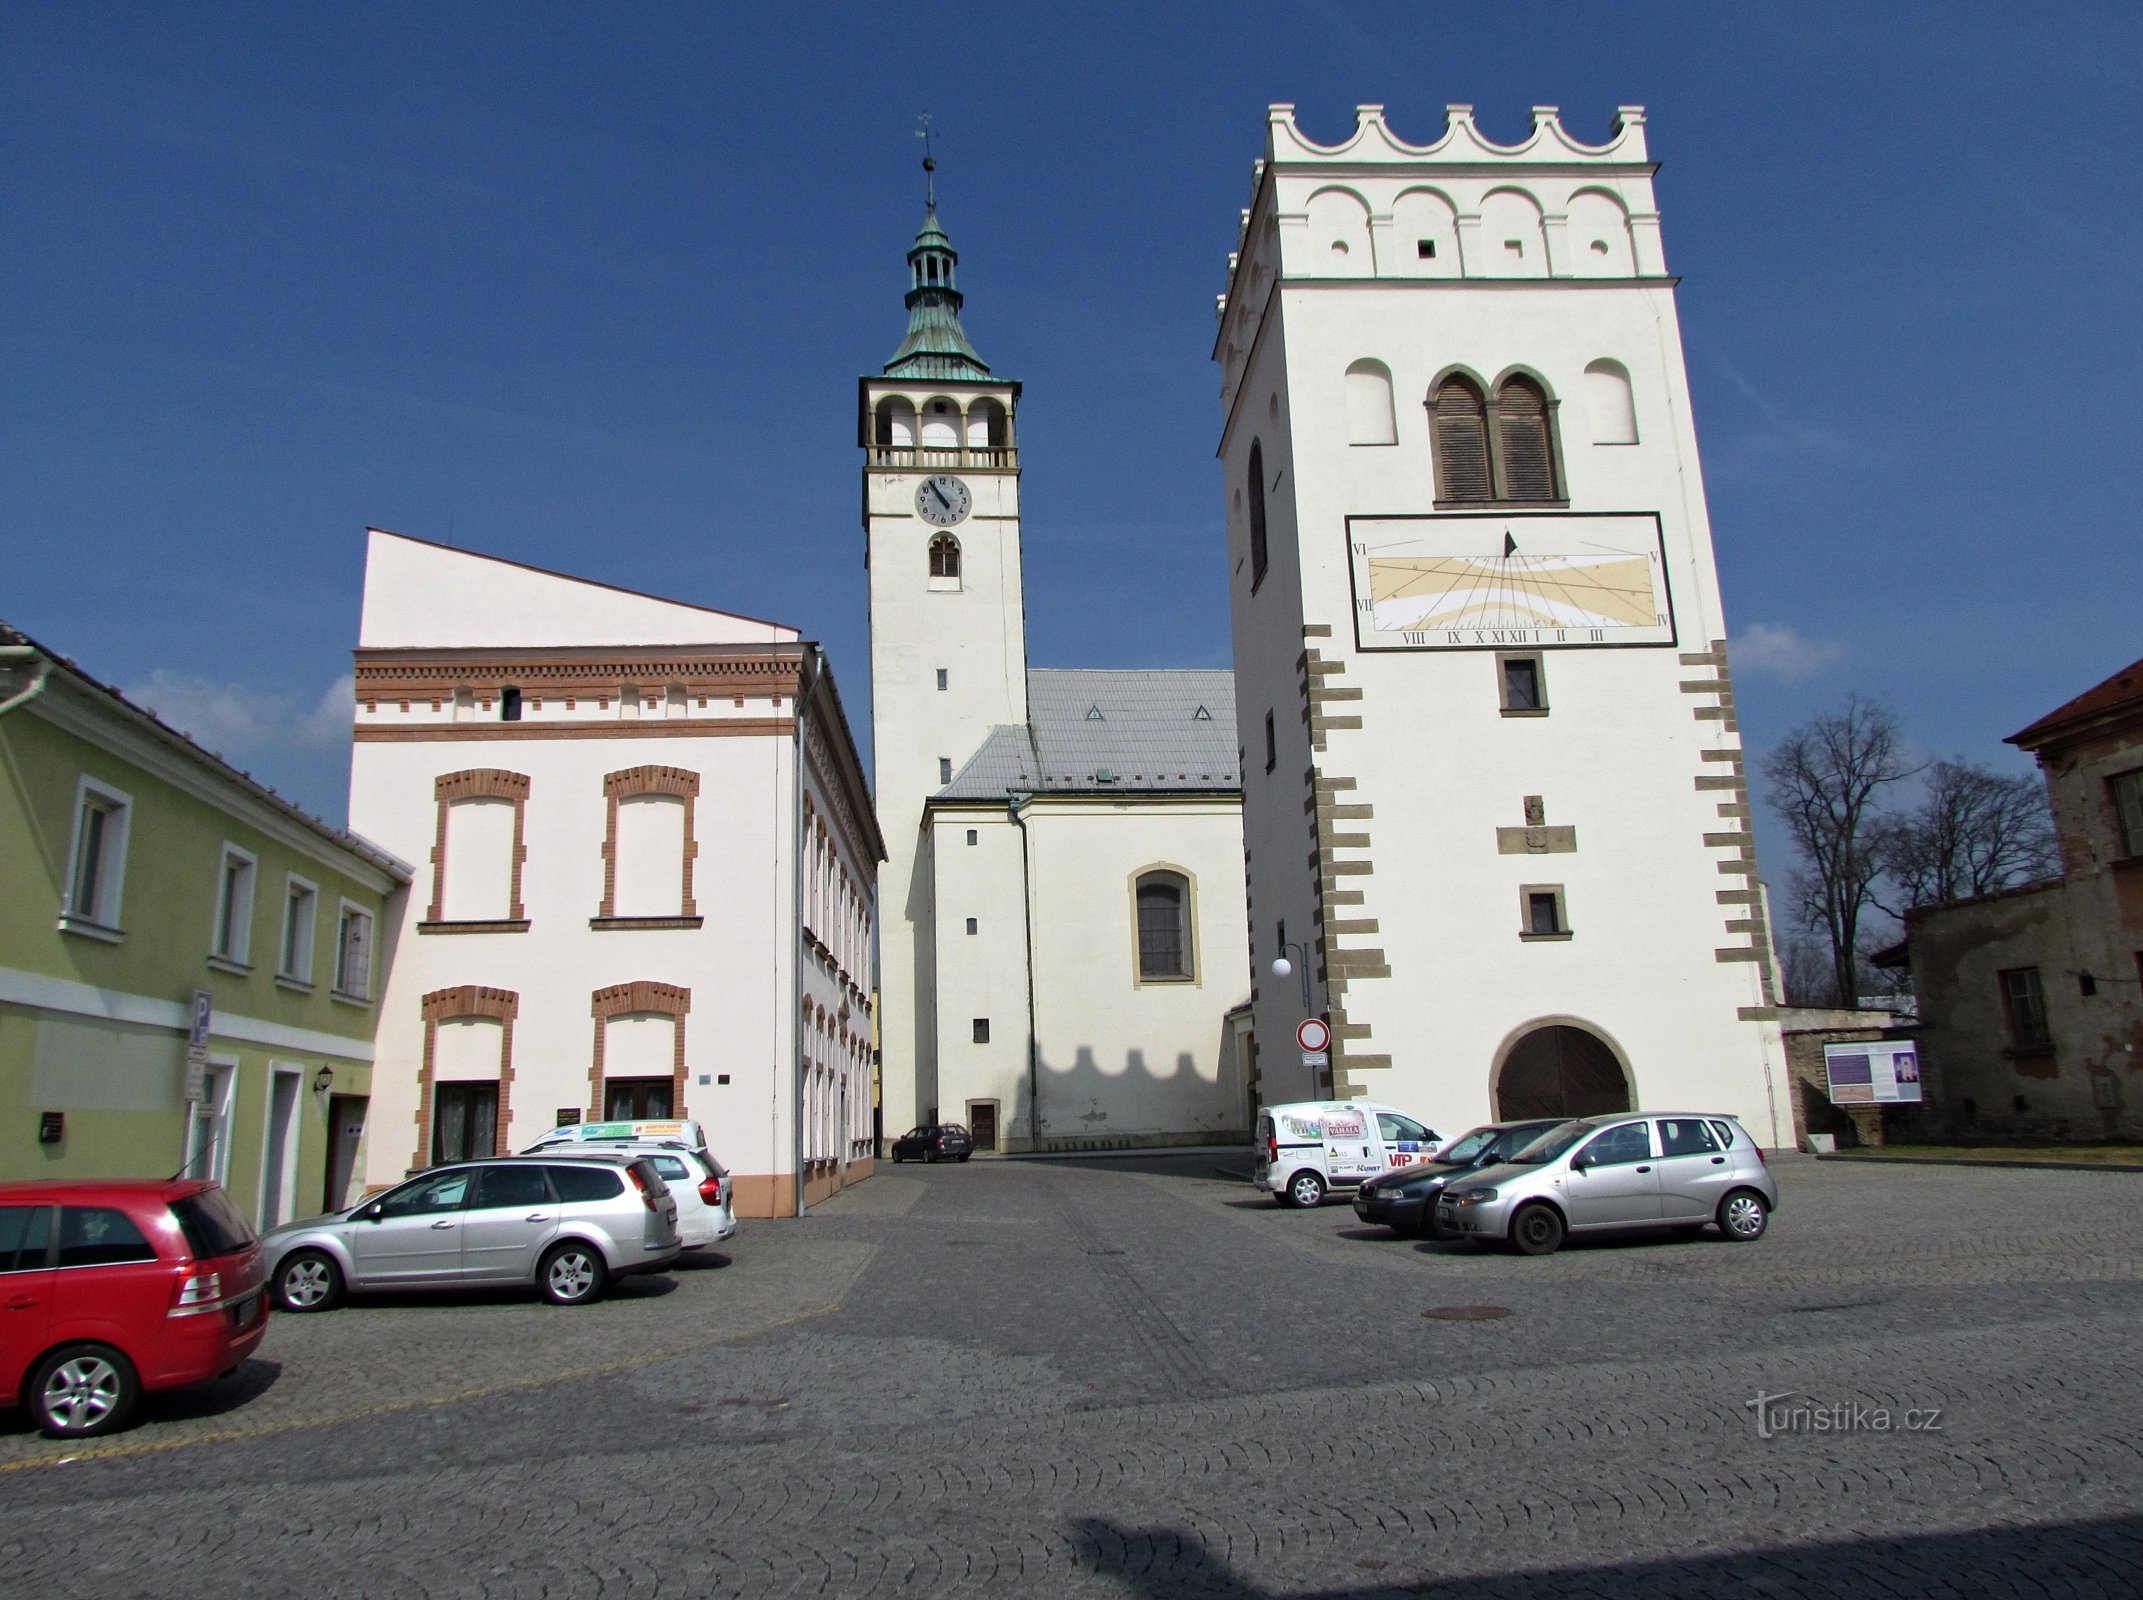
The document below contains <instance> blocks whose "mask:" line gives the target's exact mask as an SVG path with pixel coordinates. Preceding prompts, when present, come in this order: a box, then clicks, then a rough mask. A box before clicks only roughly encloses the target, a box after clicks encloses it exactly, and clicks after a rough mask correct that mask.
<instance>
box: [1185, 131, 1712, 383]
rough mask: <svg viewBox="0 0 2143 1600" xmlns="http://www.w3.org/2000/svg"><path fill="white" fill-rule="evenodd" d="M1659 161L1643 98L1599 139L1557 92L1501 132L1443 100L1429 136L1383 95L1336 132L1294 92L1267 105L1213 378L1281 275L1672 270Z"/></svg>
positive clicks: (1624, 275)
mask: <svg viewBox="0 0 2143 1600" xmlns="http://www.w3.org/2000/svg"><path fill="white" fill-rule="evenodd" d="M1654 171H1655V168H1654V167H1653V165H1652V163H1651V160H1650V157H1649V155H1648V153H1647V151H1646V148H1645V118H1644V108H1643V107H1641V106H1621V107H1618V108H1617V110H1616V113H1615V123H1614V130H1613V133H1612V135H1611V136H1610V137H1609V139H1608V140H1607V142H1606V143H1605V144H1598V145H1594V144H1586V143H1584V142H1583V141H1582V140H1579V139H1576V138H1573V137H1572V136H1571V134H1570V133H1569V131H1568V130H1567V129H1565V128H1564V127H1563V125H1562V121H1561V119H1560V115H1559V113H1558V110H1557V108H1556V107H1554V106H1535V107H1534V108H1533V126H1532V131H1531V132H1530V133H1529V134H1528V135H1527V136H1526V137H1525V138H1524V139H1522V140H1520V141H1519V142H1518V143H1516V144H1508V145H1505V144H1497V143H1495V142H1494V141H1493V140H1491V139H1489V138H1488V137H1487V136H1486V135H1484V134H1483V133H1482V132H1481V130H1480V128H1479V126H1478V125H1477V124H1476V123H1475V122H1474V119H1473V108H1472V107H1471V106H1465V105H1455V106H1450V107H1447V108H1446V120H1445V123H1444V128H1443V132H1442V133H1441V135H1439V136H1438V137H1437V138H1436V139H1434V140H1433V141H1431V142H1430V143H1427V144H1409V143H1408V142H1407V141H1406V140H1404V139H1402V138H1401V137H1400V136H1399V135H1398V134H1397V133H1395V132H1394V131H1393V130H1392V128H1391V125H1390V124H1389V123H1387V122H1386V121H1385V119H1384V108H1383V107H1382V106H1374V105H1370V106H1358V107H1357V108H1356V109H1355V125H1354V131H1353V133H1352V134H1350V135H1349V136H1348V137H1347V138H1345V139H1342V140H1340V141H1339V142H1338V143H1335V144H1319V143H1318V142H1316V141H1315V140H1313V139H1311V138H1310V137H1309V136H1308V135H1306V134H1305V133H1304V132H1303V131H1302V129H1301V128H1300V127H1299V126H1297V124H1296V122H1295V108H1294V107H1293V106H1291V105H1276V106H1273V107H1271V108H1270V111H1269V112H1268V114H1267V119H1266V132H1265V154H1264V156H1263V157H1262V158H1261V159H1260V160H1258V161H1257V162H1256V163H1255V164H1254V165H1253V167H1252V169H1251V185H1252V194H1251V203H1250V205H1249V207H1248V208H1246V209H1245V210H1244V211H1243V212H1242V214H1241V222H1240V227H1239V232H1238V238H1237V248H1236V249H1235V250H1234V251H1233V252H1231V253H1230V255H1229V257H1228V286H1227V289H1226V291H1225V292H1224V293H1222V294H1221V295H1219V296H1218V297H1217V299H1216V309H1217V311H1218V313H1219V316H1220V324H1221V325H1220V331H1219V335H1218V337H1217V338H1216V340H1215V344H1214V351H1213V354H1214V359H1215V360H1216V361H1218V362H1220V364H1221V369H1222V390H1223V394H1224V395H1226V394H1232V392H1233V389H1234V386H1235V383H1236V381H1237V379H1238V378H1239V376H1240V373H1241V370H1242V363H1243V362H1244V360H1245V359H1246V358H1247V353H1248V352H1249V351H1250V349H1251V348H1252V347H1253V345H1254V344H1255V342H1256V338H1257V333H1258V328H1259V326H1260V324H1261V322H1262V320H1263V318H1264V315H1265V313H1266V309H1267V306H1268V304H1269V302H1270V299H1271V294H1272V290H1273V288H1274V287H1275V285H1277V284H1279V283H1281V282H1283V281H1284V282H1287V283H1289V284H1298V283H1299V284H1314V283H1316V282H1317V281H1318V280H1327V281H1335V282H1361V281H1363V280H1413V281H1419V280H1447V281H1449V282H1451V283H1452V284H1453V286H1460V285H1464V284H1467V283H1471V282H1475V281H1482V280H1502V281H1508V280H1513V279H1518V280H1523V279H1545V280H1550V281H1555V282H1567V283H1570V284H1572V285H1580V284H1582V285H1587V286H1626V285H1643V284H1660V283H1671V282H1672V279H1671V278H1670V277H1669V276H1668V273H1667V264H1666V257H1665V252H1664V251H1663V249H1662V248H1661V244H1660V232H1659V213H1658V211H1657V209H1656V208H1655V206H1654V203H1653V197H1652V176H1653V173H1654Z"/></svg>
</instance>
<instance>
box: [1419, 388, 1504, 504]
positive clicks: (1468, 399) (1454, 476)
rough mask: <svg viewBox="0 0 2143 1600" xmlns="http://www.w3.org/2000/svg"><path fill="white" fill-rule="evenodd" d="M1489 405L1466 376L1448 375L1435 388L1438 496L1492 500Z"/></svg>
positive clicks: (1433, 425) (1434, 425)
mask: <svg viewBox="0 0 2143 1600" xmlns="http://www.w3.org/2000/svg"><path fill="white" fill-rule="evenodd" d="M1487 410H1488V408H1487V407H1486V406H1485V405H1484V404H1483V403H1482V400H1481V391H1480V390H1478V389H1476V388H1475V387H1474V386H1473V385H1472V384H1470V383H1468V382H1467V381H1466V380H1465V379H1464V378H1446V379H1445V380H1444V381H1443V384H1442V386H1441V387H1440V388H1438V389H1437V391H1436V409H1435V413H1434V419H1433V422H1432V429H1431V431H1432V432H1433V433H1434V434H1435V436H1436V498H1437V499H1439V500H1492V499H1494V498H1495V484H1494V481H1493V480H1492V479H1491V478H1490V477H1489V473H1488V415H1487Z"/></svg>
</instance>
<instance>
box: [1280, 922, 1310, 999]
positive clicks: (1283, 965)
mask: <svg viewBox="0 0 2143 1600" xmlns="http://www.w3.org/2000/svg"><path fill="white" fill-rule="evenodd" d="M1280 949H1281V952H1282V953H1281V954H1280V955H1278V956H1275V957H1274V958H1273V963H1272V975H1273V976H1274V977H1275V978H1284V977H1286V976H1287V975H1288V974H1289V973H1291V972H1293V971H1295V970H1296V969H1295V966H1294V964H1293V963H1291V962H1290V961H1289V960H1288V959H1287V956H1286V953H1285V952H1287V951H1289V950H1299V951H1301V952H1302V957H1301V960H1302V967H1301V971H1302V1014H1303V1015H1304V1016H1305V1017H1307V1016H1308V1015H1309V1014H1310V946H1309V942H1308V941H1307V940H1299V941H1298V940H1287V941H1284V942H1282V944H1281V946H1280Z"/></svg>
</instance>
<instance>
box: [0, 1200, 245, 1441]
mask: <svg viewBox="0 0 2143 1600" xmlns="http://www.w3.org/2000/svg"><path fill="white" fill-rule="evenodd" d="M266 1281H267V1274H266V1272H265V1271H264V1270H263V1267H262V1263H261V1251H260V1239H259V1236H258V1235H257V1234H255V1233H254V1231H253V1226H252V1224H251V1223H249V1222H247V1221H246V1219H245V1217H244V1216H243V1215H242V1214H241V1213H240V1212H239V1210H238V1208H237V1207H236V1206H234V1205H232V1204H231V1200H230V1196H229V1195H227V1194H225V1193H224V1192H223V1190H222V1189H221V1188H220V1187H219V1186H218V1185H216V1184H213V1183H207V1182H203V1181H200V1180H198V1179H179V1180H176V1181H167V1180H159V1179H153V1178H144V1179H125V1178H99V1179H79V1180H71V1179H51V1178H48V1179H43V1180H41V1181H39V1182H35V1183H0V1404H5V1403H6V1402H7V1401H8V1400H11V1399H19V1400H20V1401H21V1403H22V1404H23V1405H24V1406H26V1407H27V1408H28V1409H29V1412H30V1415H31V1416H32V1417H33V1418H35V1419H36V1422H37V1425H38V1427H40V1428H42V1429H43V1430H44V1431H45V1433H46V1434H47V1435H48V1436H50V1437H51V1438H54V1439H81V1438H87V1437H88V1436H89V1435H91V1434H97V1433H104V1432H107V1431H109V1430H110V1429H113V1428H116V1427H118V1426H120V1425H121V1424H122V1423H124V1422H125V1421H126V1419H127V1417H128V1415H129V1414H130V1413H131V1412H132V1411H133V1409H134V1405H135V1402H136V1401H138V1400H139V1399H140V1398H141V1395H142V1393H143V1392H144V1391H146V1390H156V1389H176V1388H178V1387H180V1386H181V1385H183V1384H189V1383H205V1382H207V1381H208V1380H209V1379H211V1378H218V1377H221V1376H223V1375H224V1374H225V1373H227V1372H230V1371H233V1370H234V1369H235V1368H236V1367H237V1366H238V1364H239V1363H240V1362H242V1361H244V1360H245V1358H246V1357H247V1356H249V1355H251V1354H252V1353H253V1351H254V1349H255V1347H257V1346H258V1345H259V1344H260V1341H261V1336H262V1335H263V1334H264V1333H266V1332H267V1331H268V1302H267V1296H266V1295H265V1294H263V1293H262V1292H261V1291H262V1289H263V1288H264V1287H265V1285H266Z"/></svg>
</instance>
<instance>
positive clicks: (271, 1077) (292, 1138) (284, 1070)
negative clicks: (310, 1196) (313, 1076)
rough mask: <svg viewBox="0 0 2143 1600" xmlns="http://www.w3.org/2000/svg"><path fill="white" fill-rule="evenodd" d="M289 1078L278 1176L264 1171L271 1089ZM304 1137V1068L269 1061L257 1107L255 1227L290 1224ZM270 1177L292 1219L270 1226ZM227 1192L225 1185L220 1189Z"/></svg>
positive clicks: (270, 1125) (270, 1120) (270, 1128)
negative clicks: (286, 1122)
mask: <svg viewBox="0 0 2143 1600" xmlns="http://www.w3.org/2000/svg"><path fill="white" fill-rule="evenodd" d="M283 1078H289V1079H291V1080H292V1083H293V1088H292V1090H291V1095H290V1126H289V1128H288V1129H287V1130H286V1136H285V1138H284V1140H283V1166H282V1170H281V1171H280V1172H275V1173H271V1172H270V1171H269V1170H268V1147H269V1146H270V1145H271V1144H272V1143H273V1142H274V1140H275V1126H274V1124H275V1086H276V1083H277V1082H278V1080H280V1079H283ZM304 1137H305V1068H304V1067H303V1066H302V1065H300V1064H299V1063H297V1062H294V1061H270V1062H269V1063H268V1092H267V1095H266V1096H265V1097H264V1098H263V1099H262V1101H261V1104H260V1185H259V1188H258V1190H257V1192H256V1193H255V1194H254V1197H253V1221H254V1223H255V1224H256V1225H258V1226H260V1227H263V1228H266V1227H271V1226H275V1227H279V1226H281V1225H282V1224H283V1223H285V1222H289V1221H292V1220H293V1219H294V1217H295V1216H296V1213H297V1209H298V1146H299V1145H300V1144H301V1143H302V1142H303V1141H304ZM271 1177H273V1178H274V1179H275V1181H276V1188H277V1189H278V1190H279V1191H280V1193H279V1195H278V1198H279V1199H280V1200H281V1201H282V1203H283V1204H284V1205H286V1206H288V1207H289V1208H290V1210H291V1213H292V1215H291V1216H288V1217H285V1216H278V1217H277V1218H276V1219H275V1222H274V1223H270V1222H269V1221H268V1180H269V1179H270V1178H271ZM224 1187H225V1188H229V1187H230V1185H229V1184H225V1185H224Z"/></svg>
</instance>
